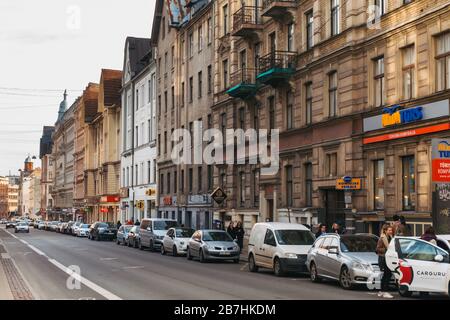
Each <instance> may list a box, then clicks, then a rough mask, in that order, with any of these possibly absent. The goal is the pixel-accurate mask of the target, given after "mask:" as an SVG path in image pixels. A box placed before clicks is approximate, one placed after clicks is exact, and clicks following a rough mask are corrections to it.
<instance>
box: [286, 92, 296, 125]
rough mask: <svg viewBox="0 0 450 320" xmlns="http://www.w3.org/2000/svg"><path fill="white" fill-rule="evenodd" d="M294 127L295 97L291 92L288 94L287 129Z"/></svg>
mask: <svg viewBox="0 0 450 320" xmlns="http://www.w3.org/2000/svg"><path fill="white" fill-rule="evenodd" d="M293 127H294V95H293V94H292V91H291V90H288V92H287V93H286V128H287V129H288V130H289V129H292V128H293Z"/></svg>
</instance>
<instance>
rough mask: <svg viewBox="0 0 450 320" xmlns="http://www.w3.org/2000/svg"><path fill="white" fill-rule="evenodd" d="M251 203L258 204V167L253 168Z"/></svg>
mask: <svg viewBox="0 0 450 320" xmlns="http://www.w3.org/2000/svg"><path fill="white" fill-rule="evenodd" d="M252 189H253V205H254V206H255V207H257V206H258V205H259V169H255V170H253V181H252Z"/></svg>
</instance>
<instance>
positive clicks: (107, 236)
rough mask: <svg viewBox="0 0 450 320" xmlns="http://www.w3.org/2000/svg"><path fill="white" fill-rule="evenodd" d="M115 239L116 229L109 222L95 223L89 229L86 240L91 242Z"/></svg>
mask: <svg viewBox="0 0 450 320" xmlns="http://www.w3.org/2000/svg"><path fill="white" fill-rule="evenodd" d="M116 237H117V228H116V226H115V225H114V224H113V223H111V222H95V223H94V224H92V225H91V227H90V228H89V234H88V238H89V239H91V240H97V241H101V240H114V239H116Z"/></svg>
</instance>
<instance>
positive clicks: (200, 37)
mask: <svg viewBox="0 0 450 320" xmlns="http://www.w3.org/2000/svg"><path fill="white" fill-rule="evenodd" d="M197 36H198V52H200V51H202V49H203V28H202V26H199V27H198V30H197Z"/></svg>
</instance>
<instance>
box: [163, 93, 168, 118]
mask: <svg viewBox="0 0 450 320" xmlns="http://www.w3.org/2000/svg"><path fill="white" fill-rule="evenodd" d="M168 105H169V101H168V98H167V91H164V112H165V113H166V115H167V107H168Z"/></svg>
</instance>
